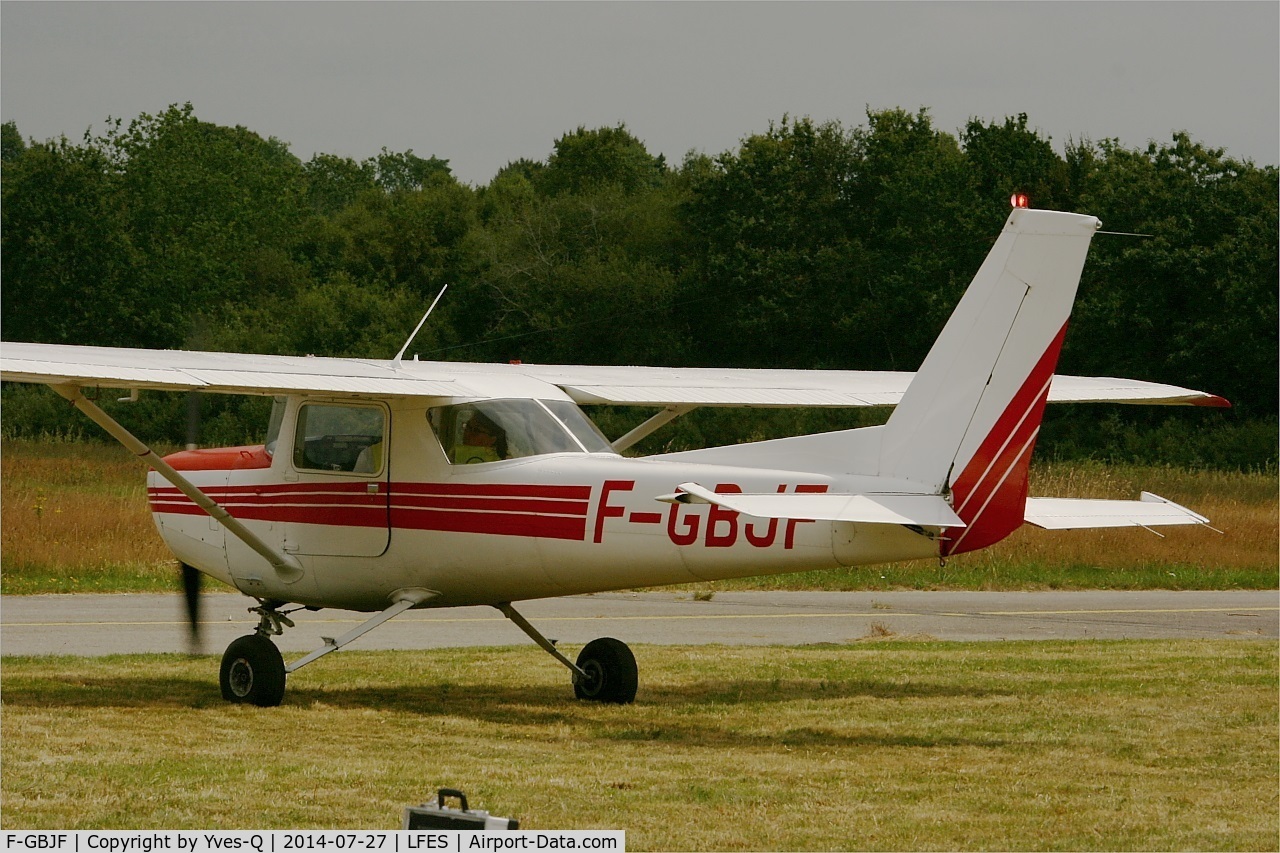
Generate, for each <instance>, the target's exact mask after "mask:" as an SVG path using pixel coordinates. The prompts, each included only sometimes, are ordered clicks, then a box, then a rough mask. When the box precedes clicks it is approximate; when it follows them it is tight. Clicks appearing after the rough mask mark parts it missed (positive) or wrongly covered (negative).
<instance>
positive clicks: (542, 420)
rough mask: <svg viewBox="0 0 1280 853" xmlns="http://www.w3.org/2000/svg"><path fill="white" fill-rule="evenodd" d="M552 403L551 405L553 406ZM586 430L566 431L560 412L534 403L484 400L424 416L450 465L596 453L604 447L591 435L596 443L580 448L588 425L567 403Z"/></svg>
mask: <svg viewBox="0 0 1280 853" xmlns="http://www.w3.org/2000/svg"><path fill="white" fill-rule="evenodd" d="M552 402H554V401H552ZM568 405H569V406H570V407H572V408H573V410H574V412H576V414H577V416H578V418H580V419H581V420H582V421H584V422H585V425H583V424H578V423H577V422H576V421H575V426H576V427H577V428H576V429H575V428H573V427H567V426H566V424H565V422H564V417H562V416H561V415H560V414H559V413H557V414H556V415H554V416H553V415H552V413H551V411H549V410H548V408H547V405H545V404H544V403H543V402H542V401H539V400H525V399H520V400H483V401H481V402H477V403H462V404H459V405H456V406H437V407H436V408H433V409H430V410H428V412H427V419H428V421H429V422H430V423H431V429H432V430H433V431H434V432H435V434H436V438H438V439H439V440H440V446H441V447H442V448H444V452H445V456H447V457H448V459H449V461H450V462H451V463H453V464H454V465H473V464H476V463H481V462H500V461H502V460H504V459H520V458H523V457H526V456H540V455H542V454H544V453H586V452H598V451H597V449H596V448H597V447H599V445H600V444H601V443H603V445H604V448H605V450H607V449H608V442H607V441H604V437H603V436H600V435H599V433H598V431H597V432H596V436H597V437H596V438H594V439H592V441H591V443H590V444H589V445H584V443H583V441H582V440H581V438H580V437H578V433H579V431H586V432H590V431H591V429H592V428H591V426H590V421H588V420H587V419H586V416H585V415H583V414H582V412H581V411H578V409H577V407H576V406H574V405H573V403H568Z"/></svg>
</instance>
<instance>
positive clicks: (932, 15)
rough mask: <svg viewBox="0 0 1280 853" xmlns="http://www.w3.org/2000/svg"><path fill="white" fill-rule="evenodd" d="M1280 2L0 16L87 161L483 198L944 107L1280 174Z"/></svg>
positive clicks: (48, 105) (29, 9)
mask: <svg viewBox="0 0 1280 853" xmlns="http://www.w3.org/2000/svg"><path fill="white" fill-rule="evenodd" d="M1278 45H1280V3H1277V2H1274V0H1269V2H1204V3H1202V2H1081V0H1075V2H996V3H973V2H958V1H957V2H941V3H935V2H911V3H893V2H885V3H876V2H822V3H810V2H789V3H778V2H752V3H741V2H727V0H723V1H722V2H699V3H683V2H646V3H629V2H607V3H606V2H593V3H587V2H574V3H564V2H483V3H479V2H458V3H446V2H391V3H347V2H287V3H286V2H256V3H254V2H93V3H80V2H14V1H13V0H6V2H3V3H0V114H2V118H3V120H5V121H14V122H16V123H17V126H18V130H19V131H20V132H21V133H22V135H23V136H24V137H27V138H30V137H34V138H36V139H38V140H44V139H49V138H52V137H57V136H59V135H62V134H66V135H67V136H68V137H69V138H71V139H72V140H75V141H78V140H79V139H80V138H81V137H82V135H83V134H84V132H85V131H86V130H87V129H90V128H92V129H93V130H94V131H95V132H98V131H101V130H102V129H103V121H104V120H105V119H106V118H107V117H108V116H115V117H119V118H123V119H125V120H126V121H127V120H128V119H131V118H134V117H136V116H137V115H138V114H139V113H142V112H150V113H154V112H158V111H160V110H163V109H164V108H165V107H166V106H168V105H169V104H173V103H183V102H186V101H190V102H191V103H192V104H193V105H194V106H195V112H196V115H197V116H198V117H200V118H201V119H204V120H205V121H211V122H216V123H218V124H225V125H236V124H240V125H244V126H246V127H248V128H249V129H251V130H253V131H256V132H257V133H259V134H261V135H263V136H275V137H278V138H280V139H282V140H284V141H286V142H288V143H289V144H290V147H291V150H292V151H293V152H294V153H295V154H296V155H297V156H299V157H301V158H302V159H304V160H305V159H308V158H310V157H311V156H312V155H313V154H315V153H318V152H322V153H328V154H338V155H343V156H349V157H354V158H356V159H363V158H365V157H369V156H372V155H373V154H376V153H378V151H379V150H380V149H381V148H383V147H384V146H385V147H387V148H388V149H390V150H392V151H404V150H406V149H412V150H413V151H414V152H415V153H417V154H418V155H420V156H428V155H434V156H437V157H441V158H444V159H446V160H448V161H449V162H450V164H451V165H452V167H453V169H454V173H455V174H456V175H457V176H458V177H459V178H460V179H462V180H464V181H468V182H470V183H476V184H480V183H487V182H488V181H489V179H490V178H492V177H493V175H494V173H495V172H497V170H498V169H500V168H501V167H502V166H504V165H506V164H507V163H508V162H510V161H512V160H515V159H518V158H521V157H527V158H530V159H535V160H542V159H545V158H546V157H547V156H548V154H550V153H551V150H552V144H553V142H554V141H555V139H556V138H557V137H559V136H561V135H562V134H564V133H565V132H568V131H571V130H573V129H574V128H576V127H578V126H579V125H584V126H586V127H600V126H604V125H610V126H611V125H615V124H617V123H619V122H625V123H626V125H627V127H628V128H629V129H630V130H631V132H632V133H634V134H635V135H636V136H637V137H639V138H640V139H642V140H644V142H645V144H646V145H647V147H648V149H649V150H650V152H652V153H655V154H657V153H659V152H660V153H663V154H665V155H666V156H667V159H668V160H669V161H671V162H673V163H678V162H679V161H680V160H681V158H683V156H684V154H685V153H686V152H687V151H689V150H691V149H692V150H698V151H702V152H705V153H708V154H718V153H720V152H722V151H725V150H727V149H733V148H736V146H737V145H738V143H739V142H740V141H741V139H742V138H743V137H745V136H747V135H749V134H751V133H756V132H760V131H763V130H765V129H767V128H768V125H769V122H770V120H777V119H780V118H781V117H782V116H783V115H784V114H788V113H789V114H791V115H793V116H800V115H808V116H811V117H813V118H814V119H815V120H817V121H825V120H828V119H835V120H839V121H841V122H843V123H844V124H845V125H846V126H849V127H852V126H858V125H864V124H865V123H866V109H867V108H868V107H870V108H872V109H882V108H887V107H904V108H906V109H909V110H913V111H914V110H915V109H918V108H919V107H927V108H929V110H930V113H931V115H932V116H933V119H934V123H935V126H936V127H938V128H940V129H942V130H947V131H951V132H955V131H957V130H958V129H960V128H961V127H963V126H964V124H965V123H966V122H967V121H968V120H969V119H970V118H971V117H977V118H980V119H996V120H1001V119H1003V118H1004V117H1005V116H1009V115H1016V114H1017V113H1020V112H1025V113H1026V114H1027V116H1028V118H1029V121H1030V124H1031V125H1032V126H1033V127H1035V128H1037V129H1038V130H1039V131H1040V132H1041V133H1042V134H1045V135H1048V136H1051V137H1052V138H1053V142H1054V145H1055V147H1057V149H1058V150H1059V151H1061V150H1062V146H1063V143H1065V142H1066V141H1067V140H1068V139H1069V138H1071V139H1077V140H1078V139H1081V138H1088V139H1094V140H1097V139H1101V138H1104V137H1116V138H1118V139H1119V140H1120V141H1121V143H1122V144H1124V145H1126V146H1129V147H1145V145H1146V144H1147V142H1148V141H1149V140H1153V139H1154V140H1156V141H1160V142H1164V141H1168V140H1169V139H1170V136H1171V134H1172V133H1173V132H1174V131H1175V130H1186V131H1188V132H1189V133H1190V134H1191V135H1192V136H1193V137H1194V138H1195V139H1197V140H1199V141H1201V142H1203V143H1205V144H1207V145H1211V146H1215V147H1223V148H1226V149H1227V153H1228V154H1229V155H1232V156H1235V157H1238V158H1241V159H1251V160H1253V161H1254V162H1255V163H1258V164H1259V165H1262V164H1273V165H1274V164H1276V163H1277V161H1278V160H1280V153H1278V149H1280V47H1278Z"/></svg>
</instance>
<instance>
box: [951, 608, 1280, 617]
mask: <svg viewBox="0 0 1280 853" xmlns="http://www.w3.org/2000/svg"><path fill="white" fill-rule="evenodd" d="M1276 610H1280V607H1167V608H1156V607H1152V608H1131V609H1124V610H983V611H981V612H979V613H974V614H971V615H974V616H1070V615H1076V614H1083V615H1087V614H1090V613H1258V612H1262V611H1266V612H1272V611H1276ZM966 615H969V614H966Z"/></svg>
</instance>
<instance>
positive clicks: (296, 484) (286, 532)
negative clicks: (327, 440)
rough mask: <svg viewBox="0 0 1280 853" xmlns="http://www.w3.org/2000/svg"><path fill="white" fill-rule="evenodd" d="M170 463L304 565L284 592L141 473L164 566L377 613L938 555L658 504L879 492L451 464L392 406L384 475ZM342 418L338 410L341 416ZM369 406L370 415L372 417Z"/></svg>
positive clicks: (209, 459) (408, 408)
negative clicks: (695, 497) (687, 493)
mask: <svg viewBox="0 0 1280 853" xmlns="http://www.w3.org/2000/svg"><path fill="white" fill-rule="evenodd" d="M302 403H303V400H302V399H301V398H295V399H293V400H291V401H290V404H289V406H288V407H287V414H286V416H285V421H284V423H283V426H284V429H283V430H281V432H280V441H279V443H278V444H277V446H276V447H275V448H274V449H275V451H276V452H275V453H271V454H269V453H267V452H266V451H265V448H264V447H261V446H259V447H245V448H224V449H218V450H207V451H194V452H186V453H180V454H175V455H173V456H170V457H168V461H169V462H170V463H171V464H173V465H174V467H175V468H177V469H179V470H181V471H183V472H184V474H186V476H188V477H189V478H190V479H191V481H192V482H193V483H195V484H196V485H197V486H199V487H200V488H201V490H202V491H204V492H206V493H207V494H208V495H209V496H210V497H212V498H213V499H215V500H217V501H218V502H219V503H220V504H222V506H224V507H225V508H226V509H227V510H228V511H229V512H230V513H231V514H232V515H233V516H235V517H236V518H238V519H239V520H240V521H242V522H243V523H245V524H246V525H248V526H249V527H250V528H251V529H253V530H254V531H255V532H256V533H257V534H258V535H259V536H260V537H262V538H263V539H264V540H265V541H267V542H268V543H269V544H272V545H274V546H276V547H278V548H280V549H281V550H282V551H284V552H285V553H287V554H291V555H293V556H295V557H296V558H297V559H298V561H299V562H300V563H301V564H302V565H303V566H304V568H305V571H304V573H303V575H302V577H301V578H300V579H297V580H295V581H293V582H285V581H284V580H282V579H280V578H279V577H278V576H277V575H276V574H275V573H274V572H273V571H272V569H271V567H270V566H269V565H267V563H266V562H265V561H264V560H263V559H262V558H261V557H259V556H258V555H256V554H254V553H253V552H252V551H250V550H249V548H248V547H247V546H246V545H244V544H243V543H242V542H240V541H239V540H238V539H237V538H236V537H234V536H231V535H228V534H227V533H226V532H225V531H224V530H222V529H221V526H220V525H219V524H218V523H217V522H216V521H213V520H212V519H211V518H210V517H209V516H208V515H206V514H205V513H204V512H203V511H202V510H200V509H199V508H198V507H196V506H195V505H194V504H193V503H191V502H190V501H189V500H186V499H185V498H184V497H183V496H182V495H181V494H180V493H179V492H178V491H177V489H175V488H173V487H172V486H170V485H169V484H168V483H167V482H165V481H164V480H163V479H161V478H160V477H159V476H158V475H156V474H154V473H153V474H152V475H151V480H150V483H149V493H150V501H151V507H152V511H153V513H154V515H155V520H156V525H157V528H158V530H159V531H160V534H161V535H162V536H163V537H164V540H165V542H166V543H167V544H168V546H169V547H170V549H171V550H173V552H174V554H175V555H176V556H177V557H178V558H179V559H180V560H182V561H183V562H185V563H188V564H189V565H193V566H195V567H197V568H199V569H201V570H202V571H204V572H206V573H207V574H210V575H212V576H214V577H216V578H218V579H220V580H222V581H224V582H226V583H229V584H231V585H233V586H235V587H237V588H238V589H240V590H241V591H243V592H245V593H247V594H249V595H253V596H256V597H258V598H262V599H279V600H285V601H292V602H297V603H300V604H306V605H312V606H318V607H341V608H346V609H356V610H380V609H382V608H384V607H386V606H387V603H388V601H389V600H390V599H391V596H393V595H394V594H395V593H396V592H397V591H398V590H403V589H424V590H429V591H431V592H433V593H435V594H436V595H434V596H433V597H432V598H431V599H430V602H429V605H430V606H455V605H470V604H495V603H499V602H507V601H519V600H525V599H532V598H543V597H549V596H558V595H571V594H579V593H587V592H600V591H605V590H613V589H625V588H632V587H646V586H657V585H666V584H680V583H692V582H698V581H711V580H718V579H724V578H733V577H745V576H753V575H766V574H778V573H784V572H798V571H807V570H813V569H830V568H835V567H839V566H853V565H861V564H866V563H877V562H885V561H892V560H903V559H915V558H922V557H937V556H938V553H939V550H938V549H939V542H938V539H937V538H936V535H935V533H932V532H928V531H919V530H912V529H908V528H907V527H903V526H886V525H862V524H856V523H852V522H830V521H811V520H804V519H779V518H768V519H766V518H753V517H750V516H746V515H744V514H741V513H737V512H733V511H730V510H728V509H726V508H724V507H720V506H716V505H714V504H700V505H697V504H681V503H664V502H662V501H660V500H658V498H659V497H660V496H663V495H670V494H671V493H673V492H674V491H676V488H677V486H678V485H679V484H681V483H684V482H689V481H697V482H701V483H705V484H707V485H708V486H709V487H712V488H714V490H715V491H717V492H745V493H784V494H787V493H806V492H809V493H821V492H827V491H836V492H850V491H858V490H859V489H860V488H862V489H864V490H866V489H873V488H874V485H875V484H873V483H860V482H857V481H858V480H860V479H866V478H856V477H855V478H849V477H846V478H838V477H831V476H824V475H815V474H812V473H802V472H789V471H781V470H762V469H757V468H736V467H732V466H726V465H700V464H693V463H688V462H670V461H662V460H656V459H630V458H624V457H622V456H619V455H617V454H613V453H607V452H597V453H583V452H565V453H551V454H542V455H535V456H529V457H524V458H516V459H507V460H501V461H491V462H486V463H484V464H452V463H450V461H449V459H448V457H447V455H446V454H445V452H444V450H443V449H442V447H441V445H440V443H439V442H438V441H437V440H436V436H435V434H434V433H433V432H432V430H431V429H430V428H429V427H428V422H427V416H426V411H427V410H428V408H429V406H426V405H424V403H423V402H422V401H421V400H417V401H413V403H412V405H402V406H397V405H395V404H394V403H392V404H390V405H387V404H381V403H380V404H377V405H379V406H386V410H385V412H384V414H385V421H386V423H387V425H388V429H387V432H388V434H389V440H388V446H389V447H390V452H389V453H387V454H386V460H385V463H384V464H382V465H381V466H380V468H379V470H377V471H372V472H368V473H356V472H354V471H319V470H309V469H308V468H307V467H306V466H305V465H304V466H303V467H301V468H300V467H299V466H298V465H296V464H295V463H296V461H297V456H296V454H294V453H292V452H291V448H290V446H289V442H290V441H291V440H292V439H294V430H293V429H292V427H293V424H294V420H293V419H294V418H296V414H297V412H298V410H299V408H300V406H301V404H302ZM336 405H346V403H345V402H343V403H340V404H336ZM371 405H372V404H371Z"/></svg>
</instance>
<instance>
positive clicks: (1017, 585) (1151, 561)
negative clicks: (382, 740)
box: [0, 441, 1280, 594]
mask: <svg viewBox="0 0 1280 853" xmlns="http://www.w3.org/2000/svg"><path fill="white" fill-rule="evenodd" d="M0 466H2V467H0V491H2V493H0V505H2V506H3V515H0V570H2V574H0V592H4V593H6V594H22V593H37V592H40V593H48V592H108V591H114V592H148V591H164V590H170V589H173V588H174V587H175V584H176V572H175V569H174V563H173V559H172V556H171V555H170V554H169V552H168V550H167V549H166V548H165V547H164V544H163V543H162V542H161V541H160V537H159V535H158V534H157V533H156V531H155V527H154V525H153V524H152V521H151V515H150V512H149V511H148V509H147V498H146V486H145V475H144V470H143V468H142V466H141V465H140V464H139V463H138V462H137V460H135V459H133V458H132V457H131V456H129V454H127V453H126V452H124V451H123V450H122V449H121V448H119V447H117V446H115V445H105V444H96V443H90V442H62V443H57V442H52V443H45V442H30V441H8V442H4V444H3V445H2V446H0ZM1032 475H1033V479H1032V493H1033V494H1038V495H1052V496H1056V497H1094V498H1123V499H1130V500H1131V499H1134V498H1136V497H1137V496H1138V493H1139V492H1140V491H1142V490H1144V489H1145V490H1147V491H1152V492H1155V493H1157V494H1160V495H1162V496H1164V497H1166V498H1169V499H1170V500H1174V501H1178V502H1179V503H1183V504H1185V505H1186V506H1189V507H1191V508H1192V509H1195V510H1196V511H1197V512H1200V513H1201V514H1203V515H1206V516H1208V517H1209V518H1210V519H1211V520H1212V522H1213V525H1214V526H1215V527H1216V528H1218V529H1220V530H1222V531H1224V534H1218V533H1215V532H1213V531H1210V530H1205V529H1203V528H1164V529H1163V530H1162V531H1161V532H1162V533H1163V534H1164V538H1160V537H1157V536H1153V535H1151V534H1150V533H1147V532H1146V531H1143V530H1136V529H1123V530H1101V531H1046V530H1038V529H1034V528H1028V527H1024V528H1023V529H1021V530H1019V531H1017V532H1016V533H1014V535H1013V536H1011V537H1009V538H1008V539H1007V540H1005V541H1004V542H1002V543H1000V544H999V545H997V546H995V547H994V548H990V549H987V550H985V551H980V552H977V553H974V554H964V555H960V556H959V557H956V558H953V559H951V560H948V561H947V563H946V565H945V566H942V565H939V564H938V563H937V562H930V561H919V562H913V563H893V564H888V565H884V566H872V567H865V568H855V569H845V570H839V571H829V572H811V573H805V574H798V575H774V576H771V577H765V578H753V579H747V580H742V581H727V582H720V583H717V584H702V585H700V587H703V588H706V589H710V590H715V589H721V588H735V589H748V588H752V589H769V588H777V589H902V588H906V589H941V588H953V589H1048V588H1053V589H1086V588H1087V589H1108V588H1109V589H1236V588H1243V589H1273V588H1275V587H1276V586H1277V582H1278V580H1280V579H1278V577H1277V553H1280V532H1278V531H1280V524H1278V523H1277V519H1278V517H1280V499H1278V489H1277V477H1276V473H1275V472H1274V471H1271V472H1262V473H1235V472H1219V471H1183V470H1178V469H1164V468H1131V467H1119V468H1109V467H1106V466H1102V465H1092V464H1072V465H1040V466H1037V467H1035V468H1034V469H1033V471H1032Z"/></svg>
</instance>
